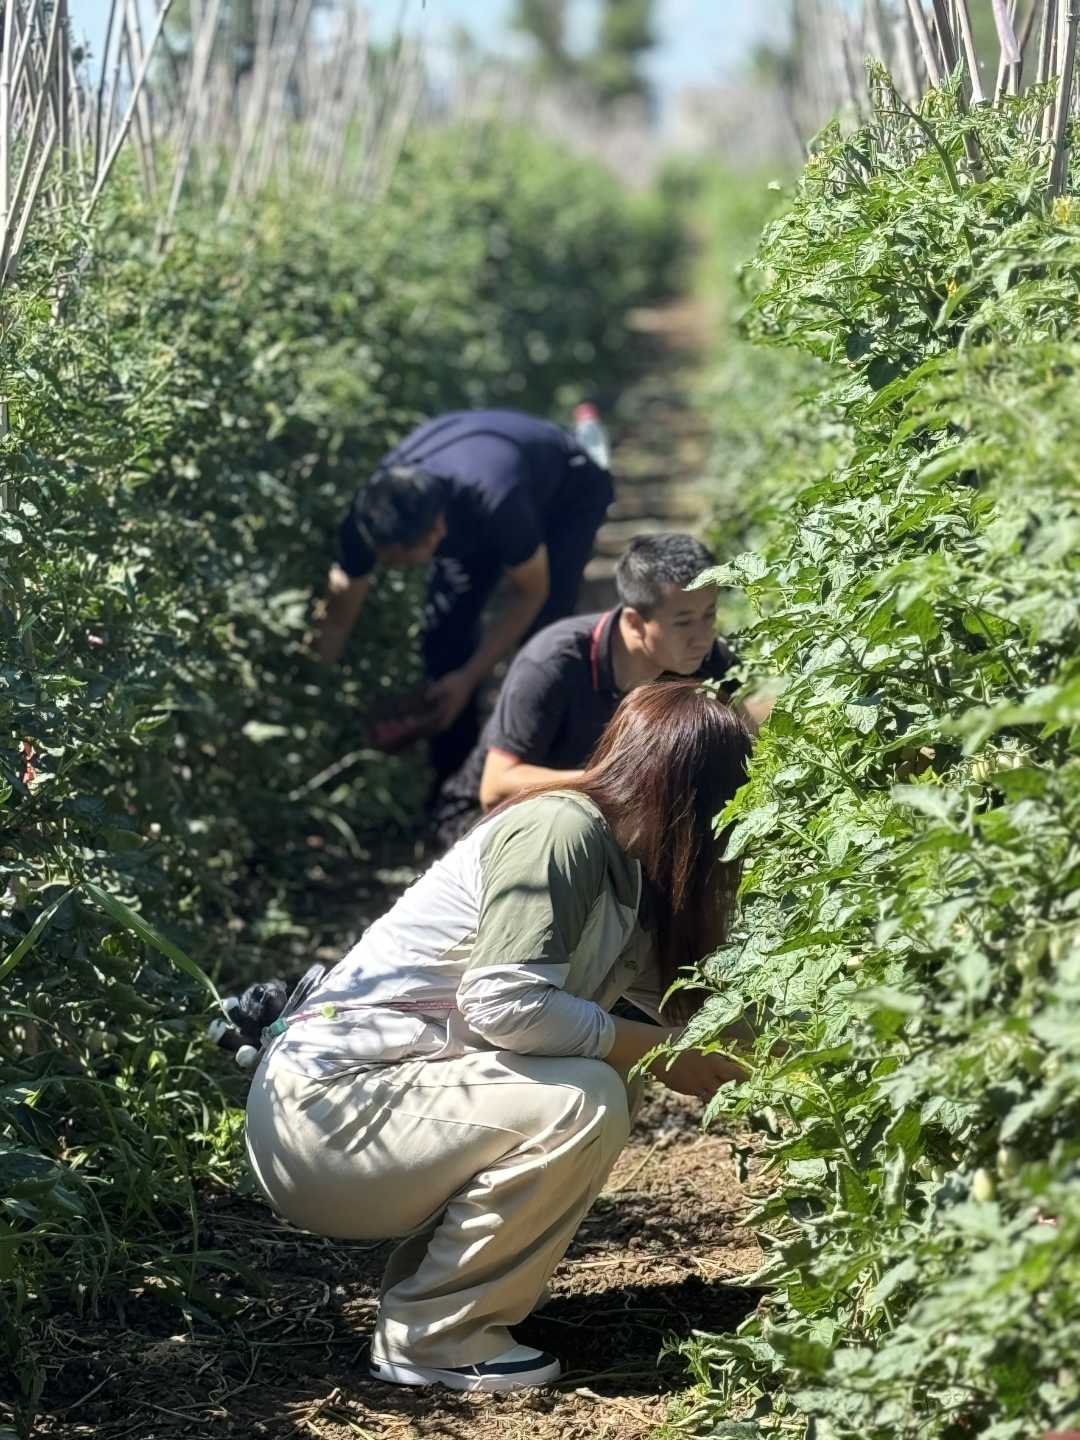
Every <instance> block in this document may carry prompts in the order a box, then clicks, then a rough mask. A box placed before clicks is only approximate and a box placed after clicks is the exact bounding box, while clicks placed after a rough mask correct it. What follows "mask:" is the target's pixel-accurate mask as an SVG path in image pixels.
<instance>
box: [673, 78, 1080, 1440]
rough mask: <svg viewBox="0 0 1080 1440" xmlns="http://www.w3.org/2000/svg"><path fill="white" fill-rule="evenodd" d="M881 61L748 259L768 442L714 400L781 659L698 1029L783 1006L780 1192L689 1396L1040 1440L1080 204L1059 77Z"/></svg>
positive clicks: (1056, 1099)
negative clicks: (1058, 153) (1064, 175)
mask: <svg viewBox="0 0 1080 1440" xmlns="http://www.w3.org/2000/svg"><path fill="white" fill-rule="evenodd" d="M874 90H875V104H874V107H873V110H872V113H871V114H870V116H869V119H868V120H867V122H866V123H865V124H863V125H862V127H861V128H859V129H858V130H857V131H855V132H853V133H843V132H842V131H841V129H840V128H839V127H830V128H828V129H827V130H826V131H824V132H823V133H822V134H821V135H820V136H819V137H818V138H817V140H816V141H815V143H814V145H813V146H812V149H811V154H810V157H809V160H808V163H807V165H806V168H805V170H804V172H803V174H802V176H801V178H800V179H799V181H798V183H797V185H796V186H795V187H794V190H793V192H792V193H789V194H788V195H786V197H785V201H784V208H783V213H782V214H780V216H779V218H776V219H774V220H772V222H771V223H770V224H768V226H767V227H766V229H765V231H764V234H763V236H762V238H761V241H760V245H759V247H758V249H757V253H756V255H755V256H754V258H753V259H752V260H751V261H750V263H749V265H748V266H747V267H746V268H745V269H744V272H743V287H744V288H743V295H744V300H743V305H744V307H745V308H746V314H745V319H744V321H743V327H742V328H743V332H744V335H745V336H746V337H748V338H749V339H750V340H751V341H753V342H754V343H755V344H756V345H757V346H758V347H767V348H766V349H765V350H764V351H762V350H760V349H758V350H749V351H746V352H743V351H740V352H739V353H740V354H742V355H743V358H742V360H741V361H738V362H735V363H736V365H738V364H742V365H743V366H744V367H745V375H746V384H745V386H744V387H743V389H742V390H741V391H740V395H739V400H740V405H741V406H742V407H743V411H744V413H741V414H740V417H739V425H738V431H739V434H740V435H742V434H744V433H746V434H751V435H753V436H754V440H753V444H752V446H750V448H749V454H748V459H747V463H746V464H743V463H741V462H740V459H739V451H738V448H737V447H735V448H733V447H732V444H731V440H730V436H731V425H730V419H724V420H723V422H722V424H721V426H720V429H719V444H718V452H717V464H716V469H715V481H714V484H715V492H716V496H717V514H718V517H719V520H718V523H717V527H716V535H715V537H714V538H715V540H716V542H717V544H718V545H719V546H720V547H722V548H725V549H726V554H727V556H728V559H727V563H726V564H724V565H723V566H722V567H721V568H720V570H719V571H718V572H716V575H715V576H714V578H718V579H719V580H721V581H722V582H723V583H724V584H725V585H728V586H731V587H734V588H735V589H736V590H737V591H739V592H740V593H742V594H743V595H745V597H746V600H747V603H748V605H749V606H750V608H751V611H752V619H751V621H750V623H749V625H748V627H747V629H746V631H745V633H744V634H743V635H742V636H741V637H740V639H739V648H740V652H741V653H743V654H744V655H746V656H747V657H748V660H749V663H750V665H751V667H752V668H753V669H754V670H755V671H756V672H757V673H758V674H760V675H765V676H770V677H778V678H779V681H780V683H781V684H782V686H783V688H782V693H781V695H780V698H779V700H778V702H777V704H776V708H775V709H774V711H773V713H772V716H771V719H770V720H769V722H768V724H767V725H766V727H765V728H764V730H763V732H762V734H761V737H760V740H759V743H758V746H757V751H756V755H755V759H754V763H753V768H752V776H751V779H750V782H749V784H748V785H747V786H746V787H745V788H744V790H743V791H742V792H741V793H740V795H739V796H738V797H737V798H736V800H735V801H734V802H733V803H732V805H731V806H730V807H729V808H728V810H727V811H726V812H725V814H724V815H723V816H722V817H721V820H722V823H723V824H724V825H726V826H728V827H730V838H729V841H728V853H729V855H730V856H732V857H741V858H742V859H743V861H744V862H745V870H744V879H743V883H742V902H743V910H742V920H741V927H740V931H739V934H738V936H737V937H736V939H735V941H734V942H733V943H732V945H731V946H730V947H728V948H727V949H726V950H725V951H723V952H722V953H721V954H719V955H718V956H717V957H715V959H714V960H713V961H712V962H710V964H709V966H708V980H709V983H710V985H711V987H712V991H713V994H712V995H711V997H710V999H709V1000H708V1002H707V1005H706V1008H705V1010H704V1011H703V1013H702V1014H701V1015H700V1017H699V1019H698V1021H697V1023H696V1028H695V1038H697V1039H698V1040H704V1041H706V1043H713V1044H720V1043H721V1042H720V1041H719V1039H718V1038H717V1036H718V1032H719V1031H720V1029H721V1028H722V1027H723V1026H724V1025H725V1024H726V1023H727V1022H728V1021H729V1020H730V1019H731V1018H733V1017H734V1016H736V1015H738V1014H739V1013H741V1012H743V1011H744V1010H747V1009H748V1010H750V1011H751V1012H753V1014H754V1015H755V1016H756V1017H757V1020H758V1024H759V1040H758V1049H757V1055H756V1061H755V1065H754V1069H753V1074H752V1077H751V1079H750V1080H749V1081H748V1083H747V1084H746V1085H745V1086H743V1087H741V1088H740V1089H739V1090H738V1091H734V1092H725V1093H723V1094H721V1096H720V1097H718V1099H717V1101H716V1102H714V1104H713V1106H712V1113H711V1118H712V1119H713V1120H720V1119H727V1120H731V1119H733V1118H737V1117H754V1119H755V1122H756V1124H757V1125H758V1126H759V1127H763V1129H764V1132H765V1140H764V1149H765V1154H766V1159H767V1169H768V1171H769V1172H770V1173H771V1175H772V1185H771V1188H770V1189H769V1191H768V1193H767V1195H766V1198H765V1199H764V1200H763V1201H762V1202H761V1203H760V1204H759V1205H758V1206H757V1208H756V1209H755V1211H754V1213H753V1214H752V1215H751V1216H750V1217H749V1220H748V1223H749V1224H750V1225H752V1227H753V1228H754V1230H755V1232H756V1234H757V1236H758V1238H759V1240H760V1243H761V1246H762V1250H763V1265H762V1268H761V1270H760V1272H759V1273H758V1274H757V1275H756V1276H755V1277H753V1279H752V1280H751V1281H750V1283H751V1284H752V1285H754V1286H757V1287H760V1289H761V1291H762V1299H761V1303H760V1305H759V1307H758V1309H757V1311H756V1312H755V1314H754V1315H753V1316H752V1317H751V1318H750V1319H749V1320H747V1321H746V1322H745V1323H744V1324H743V1325H742V1326H741V1327H740V1329H739V1330H738V1331H737V1332H734V1333H731V1334H727V1335H716V1336H712V1337H703V1338H701V1339H699V1340H698V1341H695V1342H694V1343H692V1344H690V1345H689V1346H687V1354H688V1356H689V1359H690V1362H691V1364H692V1366H693V1369H694V1372H695V1375H696V1379H697V1382H698V1386H697V1396H696V1400H695V1401H694V1402H693V1403H692V1404H691V1405H690V1406H689V1407H688V1411H687V1413H686V1414H685V1415H684V1417H683V1419H682V1420H681V1421H680V1422H678V1423H679V1425H680V1427H682V1428H685V1429H687V1430H693V1431H695V1432H697V1433H702V1434H708V1435H713V1436H717V1437H720V1436H723V1437H727V1440H736V1437H746V1440H749V1437H751V1436H757V1435H760V1434H763V1433H767V1434H792V1435H803V1434H806V1435H813V1436H816V1437H818V1440H855V1437H861V1440H886V1437H888V1440H909V1437H910V1440H915V1437H919V1440H926V1437H940V1440H962V1437H965V1436H970V1435H974V1434H978V1435H981V1436H985V1437H988V1440H1020V1437H1025V1440H1027V1437H1031V1436H1038V1435H1041V1434H1043V1433H1044V1432H1047V1431H1056V1430H1068V1429H1070V1428H1075V1427H1076V1426H1077V1425H1080V1403H1078V1399H1077V1396H1078V1381H1077V1366H1076V1357H1077V1354H1078V1353H1080V1299H1078V1295H1080V1290H1078V1287H1077V1281H1078V1279H1080V1026H1078V1022H1077V1014H1078V1010H1077V1002H1078V1000H1080V763H1078V759H1080V576H1078V574H1077V569H1078V564H1080V543H1078V542H1080V405H1078V404H1077V396H1078V391H1077V376H1078V374H1080V322H1078V316H1080V308H1078V302H1080V209H1078V206H1077V201H1076V199H1075V198H1074V197H1073V194H1072V188H1071V187H1070V188H1069V189H1067V191H1066V194H1065V195H1063V196H1058V197H1057V198H1054V199H1051V198H1049V197H1048V196H1047V194H1046V188H1045V186H1046V182H1045V174H1046V157H1045V151H1044V150H1043V149H1041V147H1040V144H1039V138H1038V130H1039V125H1038V117H1039V113H1040V107H1041V104H1043V103H1045V94H1044V93H1042V92H1035V93H1033V94H1032V95H1029V96H1028V97H1024V98H1017V99H1011V98H1009V99H1006V100H1005V101H1003V103H1001V104H1000V106H999V107H997V108H993V109H991V108H990V107H973V108H971V109H970V110H968V109H967V108H966V107H964V106H963V105H962V104H961V103H959V100H958V94H957V88H956V83H955V82H954V83H952V84H950V85H947V86H945V87H944V88H942V89H941V90H938V91H932V92H930V94H929V96H928V97H927V98H926V99H924V100H923V101H922V102H921V103H920V105H919V107H918V108H917V109H916V110H915V111H912V110H909V109H908V108H907V106H906V105H905V104H904V103H903V102H901V101H900V100H899V99H898V97H897V96H896V94H895V92H894V91H893V89H892V87H891V85H890V84H889V82H888V79H887V77H886V76H885V75H884V74H883V73H882V72H880V71H879V72H877V73H876V74H875V76H874ZM1075 180H1076V174H1075V169H1074V174H1073V184H1074V185H1075ZM717 245H718V251H717V253H721V251H720V249H719V246H720V241H719V240H718V241H717ZM721 338H722V342H723V346H724V348H728V347H730V346H734V345H736V344H740V345H741V344H744V343H745V342H744V341H736V340H735V339H734V337H732V336H731V335H730V334H728V335H725V336H722V337H721ZM719 363H720V364H721V365H722V366H724V367H725V373H727V372H729V371H730V368H731V365H732V361H731V359H730V357H722V358H721V361H720V362H719ZM760 377H766V378H767V377H772V383H771V384H762V385H761V386H760V388H759V389H758V390H757V392H756V393H754V390H753V384H754V380H755V379H756V378H760ZM785 377H786V383H782V382H785ZM722 399H723V397H722V396H720V397H718V399H717V405H718V408H720V407H722ZM762 437H764V438H762ZM739 507H742V509H743V511H744V513H743V514H742V517H741V518H740V519H738V520H737V521H735V520H733V519H732V517H735V516H737V515H738V513H739ZM732 531H735V532H736V533H735V535H734V536H733V535H732Z"/></svg>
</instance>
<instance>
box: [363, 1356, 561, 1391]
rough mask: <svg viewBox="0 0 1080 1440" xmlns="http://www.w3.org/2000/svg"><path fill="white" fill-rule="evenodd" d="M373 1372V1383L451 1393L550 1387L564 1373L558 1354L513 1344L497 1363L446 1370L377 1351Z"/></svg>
mask: <svg viewBox="0 0 1080 1440" xmlns="http://www.w3.org/2000/svg"><path fill="white" fill-rule="evenodd" d="M369 1369H370V1374H371V1377H372V1379H373V1380H382V1381H383V1382H384V1384H387V1385H444V1386H445V1387H446V1388H447V1390H482V1391H486V1392H487V1393H488V1394H497V1393H501V1392H503V1391H506V1390H531V1389H534V1388H535V1387H536V1386H538V1385H550V1384H551V1382H552V1381H553V1380H557V1379H558V1378H559V1376H560V1375H561V1374H562V1366H561V1365H560V1363H559V1361H558V1360H556V1358H555V1356H554V1355H548V1354H547V1353H546V1352H545V1351H543V1350H532V1349H530V1347H529V1346H528V1345H513V1346H511V1347H510V1349H509V1350H504V1351H503V1353H502V1354H501V1355H496V1356H495V1359H494V1360H484V1361H482V1362H481V1363H480V1364H479V1365H458V1366H454V1367H452V1368H449V1369H445V1370H440V1369H437V1368H435V1367H429V1366H426V1365H411V1364H409V1363H408V1361H405V1360H384V1359H383V1358H382V1356H381V1355H376V1354H375V1352H374V1350H373V1351H372V1352H371V1364H370V1367H369Z"/></svg>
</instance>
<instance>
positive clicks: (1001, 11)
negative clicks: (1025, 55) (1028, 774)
mask: <svg viewBox="0 0 1080 1440" xmlns="http://www.w3.org/2000/svg"><path fill="white" fill-rule="evenodd" d="M991 4H992V5H993V10H994V25H995V27H996V29H997V33H998V41H999V42H1000V45H1001V56H1002V59H1003V60H1004V61H1005V63H1006V64H1007V65H1019V64H1020V46H1019V44H1018V43H1017V39H1016V32H1015V31H1014V30H1013V17H1014V16H1015V14H1016V0H1011V3H1010V4H1009V6H1008V8H1006V6H1005V0H991Z"/></svg>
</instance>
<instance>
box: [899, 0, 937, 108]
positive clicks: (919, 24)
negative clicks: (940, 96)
mask: <svg viewBox="0 0 1080 1440" xmlns="http://www.w3.org/2000/svg"><path fill="white" fill-rule="evenodd" d="M907 3H908V14H909V15H910V16H911V23H912V25H913V26H914V29H915V36H916V39H917V40H918V42H919V49H920V50H921V51H922V57H923V64H924V65H925V66H926V74H927V77H928V79H929V81H930V84H931V86H932V87H933V88H934V89H935V90H940V89H941V85H942V81H943V79H944V77H943V75H942V72H941V64H940V62H939V60H938V53H937V47H936V46H935V44H934V40H933V36H932V35H931V34H930V26H929V25H928V24H927V23H926V13H925V11H924V10H923V7H922V0H907Z"/></svg>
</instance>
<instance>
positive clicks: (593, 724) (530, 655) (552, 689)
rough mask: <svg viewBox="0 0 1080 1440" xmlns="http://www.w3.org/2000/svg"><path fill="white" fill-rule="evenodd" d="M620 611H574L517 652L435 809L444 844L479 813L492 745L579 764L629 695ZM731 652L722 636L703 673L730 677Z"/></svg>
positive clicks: (537, 760)
mask: <svg viewBox="0 0 1080 1440" xmlns="http://www.w3.org/2000/svg"><path fill="white" fill-rule="evenodd" d="M618 619H619V611H618V609H615V610H607V611H605V612H604V613H603V614H600V615H573V616H571V617H570V618H569V619H568V620H558V621H556V623H555V624H554V625H549V626H548V627H547V628H546V629H545V630H541V631H540V633H539V634H538V635H534V636H533V638H532V639H531V640H530V641H529V643H528V644H527V645H525V646H523V647H522V649H521V650H519V651H518V653H517V655H516V656H515V657H514V661H513V664H512V665H511V666H510V669H509V670H508V672H507V675H506V679H505V680H504V681H503V684H502V689H501V690H500V691H499V698H498V701H497V703H496V705H495V709H494V711H493V712H492V715H491V718H490V719H489V720H488V722H487V725H486V726H485V727H484V731H483V734H482V735H481V737H480V741H479V743H478V744H477V745H476V747H475V748H474V749H473V751H472V753H471V754H470V755H469V758H468V759H467V760H466V761H465V763H464V765H462V767H461V769H460V770H458V771H457V773H456V774H454V775H451V776H450V778H449V779H448V780H447V781H445V783H444V784H443V786H442V789H441V791H440V793H439V798H438V801H437V803H436V808H435V820H436V824H437V826H438V835H439V839H440V841H441V842H442V843H443V844H444V845H449V844H452V843H453V841H454V840H455V839H457V838H459V836H460V835H461V834H463V833H464V831H465V830H466V829H467V828H468V826H469V825H470V824H471V823H472V822H473V820H475V818H476V816H477V814H478V813H479V809H480V780H481V777H482V776H483V773H484V761H485V759H486V758H487V752H488V751H489V750H502V751H504V752H505V753H506V754H508V755H513V756H514V757H515V759H517V760H520V761H522V762H523V763H524V764H526V765H543V766H545V767H546V768H547V769H549V770H579V769H580V768H581V767H582V766H583V765H584V764H585V761H586V760H587V759H588V758H589V755H590V754H591V753H592V750H593V747H594V746H595V745H596V742H597V741H598V740H599V739H600V736H601V734H602V732H603V730H604V727H605V726H606V725H607V723H608V721H609V720H610V719H611V717H612V715H614V713H615V710H616V708H617V706H618V704H619V701H620V700H621V699H622V696H621V694H620V693H619V691H618V690H617V689H616V688H615V666H614V659H613V655H612V647H613V642H614V636H615V628H616V625H617V624H618ZM735 663H736V660H735V656H734V654H733V653H732V651H731V650H730V649H729V648H728V646H727V645H726V644H725V643H724V641H722V640H717V641H716V642H715V644H714V645H713V648H712V650H711V651H710V652H709V654H708V656H707V657H706V659H705V663H704V664H703V665H702V667H701V669H700V670H698V671H697V674H698V676H699V678H700V679H702V680H718V681H720V682H721V685H722V688H724V689H726V690H728V691H729V692H730V691H733V690H734V689H735V686H734V684H732V683H727V684H725V683H724V682H725V680H726V677H727V676H728V674H729V672H730V671H731V669H732V667H733V666H734V665H735Z"/></svg>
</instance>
